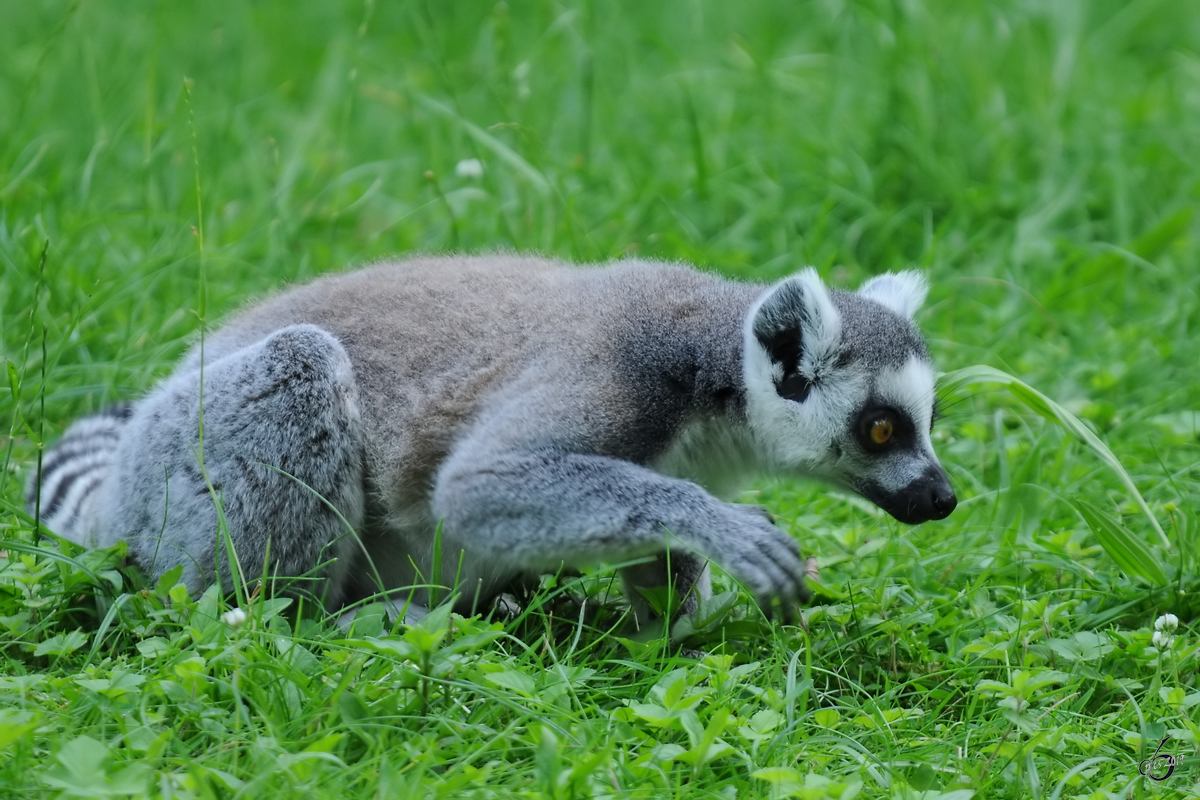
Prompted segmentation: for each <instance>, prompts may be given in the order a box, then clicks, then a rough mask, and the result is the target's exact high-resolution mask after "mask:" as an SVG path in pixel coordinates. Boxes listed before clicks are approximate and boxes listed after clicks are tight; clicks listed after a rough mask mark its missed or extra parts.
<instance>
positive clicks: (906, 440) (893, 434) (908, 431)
mask: <svg viewBox="0 0 1200 800" xmlns="http://www.w3.org/2000/svg"><path fill="white" fill-rule="evenodd" d="M915 434H916V429H915V427H914V426H913V421H912V418H911V417H910V416H908V414H905V413H904V412H903V411H899V410H897V409H895V408H890V407H888V406H868V407H866V408H864V409H863V410H862V411H861V412H859V414H858V419H857V421H856V422H855V425H854V435H855V438H857V439H858V443H859V445H860V446H861V447H862V448H863V449H864V450H866V451H867V452H868V453H882V452H884V451H887V450H891V449H893V448H895V447H905V446H909V445H911V444H912V443H913V441H914V440H915V438H916V435H915Z"/></svg>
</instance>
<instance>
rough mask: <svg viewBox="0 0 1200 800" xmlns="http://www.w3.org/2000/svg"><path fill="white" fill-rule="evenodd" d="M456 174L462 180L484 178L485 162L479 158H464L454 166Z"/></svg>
mask: <svg viewBox="0 0 1200 800" xmlns="http://www.w3.org/2000/svg"><path fill="white" fill-rule="evenodd" d="M454 174H455V175H457V176H458V177H460V178H471V179H475V178H482V177H483V162H482V161H480V160H479V159H478V158H464V159H463V160H462V161H460V162H458V163H457V164H455V165H454Z"/></svg>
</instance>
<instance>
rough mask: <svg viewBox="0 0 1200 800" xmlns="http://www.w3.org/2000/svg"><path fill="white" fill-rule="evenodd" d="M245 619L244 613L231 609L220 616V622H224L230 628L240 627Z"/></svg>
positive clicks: (237, 609) (238, 609)
mask: <svg viewBox="0 0 1200 800" xmlns="http://www.w3.org/2000/svg"><path fill="white" fill-rule="evenodd" d="M246 619H247V617H246V612H245V611H242V610H241V609H240V608H231V609H229V610H228V611H226V612H225V613H224V614H222V615H221V622H224V623H225V624H226V625H228V626H229V627H231V628H237V627H240V626H241V624H242V623H243V622H245V621H246Z"/></svg>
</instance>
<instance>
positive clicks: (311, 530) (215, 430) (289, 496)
mask: <svg viewBox="0 0 1200 800" xmlns="http://www.w3.org/2000/svg"><path fill="white" fill-rule="evenodd" d="M203 378H204V392H203V395H204V419H203V449H202V448H201V438H200V420H199V409H200V372H199V370H198V369H197V370H194V371H189V372H185V373H182V374H176V375H175V376H173V377H171V378H170V379H169V380H167V381H166V382H165V383H164V384H163V385H162V386H160V387H159V388H158V389H157V390H155V391H154V392H153V393H151V394H150V395H149V396H148V397H147V398H146V399H145V400H143V401H142V402H141V403H139V404H138V406H137V408H136V410H135V412H134V415H133V417H132V418H131V419H130V421H129V424H128V426H127V427H126V429H125V431H124V432H123V435H122V437H121V443H120V450H119V453H118V457H117V459H116V462H117V464H118V465H119V467H120V469H121V470H122V474H120V475H119V476H118V481H117V482H116V486H115V487H114V489H115V493H116V496H115V497H114V498H113V500H114V502H113V504H112V511H113V519H112V524H113V526H114V527H115V528H116V529H117V530H119V531H120V532H121V533H122V535H123V538H126V539H127V540H128V541H129V546H130V552H131V553H132V554H133V555H134V556H135V558H136V559H137V560H138V562H139V563H140V564H141V565H142V566H143V568H145V569H146V570H147V572H148V573H149V574H150V577H151V578H152V579H157V578H158V577H159V576H160V575H162V574H163V573H164V572H166V571H167V570H169V569H172V568H173V567H175V566H177V565H180V564H182V565H183V580H184V582H185V583H186V584H187V585H188V587H189V588H190V589H191V590H192V591H193V592H196V591H200V590H203V589H204V588H205V587H206V586H208V585H210V584H212V583H213V582H214V581H215V580H216V579H217V578H218V577H219V578H220V580H221V582H222V585H223V586H224V587H226V588H230V587H231V586H232V583H231V579H232V574H231V569H230V565H229V563H228V557H227V550H228V548H227V547H226V542H225V541H224V537H223V536H221V535H219V524H218V514H217V504H216V503H215V502H214V498H213V495H214V494H215V495H216V497H217V498H219V500H220V507H221V509H222V511H223V514H224V519H225V521H226V523H227V525H228V531H229V541H231V542H232V544H233V547H234V551H235V552H236V554H237V561H238V564H239V566H240V568H241V575H242V576H243V577H244V578H245V579H246V580H248V581H252V580H254V579H255V578H257V577H259V576H261V575H263V574H264V573H266V574H267V575H270V576H277V577H286V578H296V577H300V576H307V577H316V576H318V575H319V577H320V579H321V580H320V581H319V582H318V583H316V584H312V583H310V584H307V585H305V586H293V587H292V589H296V588H306V589H308V590H310V591H314V592H315V593H317V594H322V593H323V594H324V595H325V600H326V603H327V604H329V605H331V606H335V607H336V605H337V604H338V602H339V601H340V600H341V597H342V593H343V591H344V589H343V587H344V584H345V583H346V578H347V574H348V571H349V570H350V567H351V562H352V561H353V559H354V556H355V555H356V553H357V551H358V546H357V543H355V542H354V541H353V535H352V534H351V533H350V528H352V527H353V528H356V527H358V526H359V525H360V523H361V522H362V518H363V503H364V497H363V493H364V489H363V464H362V450H363V446H362V433H361V423H360V413H359V408H358V401H357V388H356V385H355V380H354V374H353V369H352V367H351V363H350V358H349V356H348V355H347V354H346V351H345V349H344V348H343V347H342V345H341V344H340V343H339V342H338V341H337V339H335V338H334V337H333V336H332V335H330V334H329V333H328V332H326V331H324V330H322V329H321V328H318V327H316V326H313V325H294V326H290V327H287V328H283V329H281V330H279V331H276V332H275V333H273V334H271V335H270V336H267V337H266V338H265V339H262V340H260V341H258V342H256V343H254V344H251V345H249V346H246V347H244V348H242V349H241V350H237V351H235V352H233V353H231V354H229V355H227V356H224V357H223V358H219V359H216V360H214V361H212V362H211V363H209V364H207V365H206V366H205V368H204V373H203ZM210 486H211V490H210ZM268 554H269V556H268ZM268 557H269V563H267V559H268ZM331 560H332V563H331V564H330V563H328V562H330V561H331ZM322 564H327V566H325V567H324V568H323V569H322V570H320V572H318V571H317V569H316V568H317V567H318V565H322Z"/></svg>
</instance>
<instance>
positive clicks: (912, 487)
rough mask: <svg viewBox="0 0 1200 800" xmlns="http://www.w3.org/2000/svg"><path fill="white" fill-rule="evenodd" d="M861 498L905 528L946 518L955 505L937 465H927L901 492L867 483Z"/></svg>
mask: <svg viewBox="0 0 1200 800" xmlns="http://www.w3.org/2000/svg"><path fill="white" fill-rule="evenodd" d="M861 491H862V493H863V496H864V497H866V498H867V499H868V500H871V501H873V502H874V503H875V504H876V505H878V506H879V507H880V508H882V509H883V510H884V511H886V512H888V513H889V514H891V515H892V516H893V517H895V518H896V519H898V520H900V521H901V522H903V523H905V524H906V525H917V524H919V523H922V522H928V521H929V520H933V519H945V518H946V517H948V516H950V512H951V511H953V510H954V509H955V507H957V506H958V498H957V497H955V496H954V489H953V488H952V487H951V486H950V478H949V477H948V476H947V475H946V471H945V470H944V469H942V467H941V465H940V464H932V465H930V466H929V467H928V468H927V469H926V470H925V473H924V474H923V475H921V477H919V478H917V479H916V480H915V481H913V482H912V483H910V484H908V485H907V486H905V487H904V488H903V489H899V490H894V491H886V490H884V489H883V488H882V487H880V486H878V485H872V484H867V485H865V486H864V487H863V488H862V490H861Z"/></svg>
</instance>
